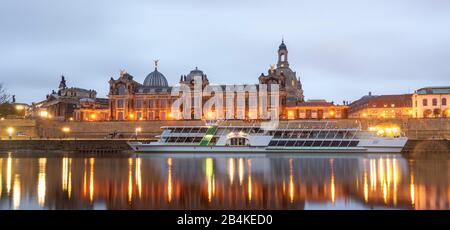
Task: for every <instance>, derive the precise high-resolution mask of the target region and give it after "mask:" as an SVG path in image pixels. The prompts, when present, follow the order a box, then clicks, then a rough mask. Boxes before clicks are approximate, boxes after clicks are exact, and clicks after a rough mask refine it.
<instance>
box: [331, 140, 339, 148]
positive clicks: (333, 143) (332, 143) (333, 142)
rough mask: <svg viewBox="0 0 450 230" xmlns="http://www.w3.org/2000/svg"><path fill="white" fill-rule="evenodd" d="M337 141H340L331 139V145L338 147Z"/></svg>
mask: <svg viewBox="0 0 450 230" xmlns="http://www.w3.org/2000/svg"><path fill="white" fill-rule="evenodd" d="M339 143H341V141H332V142H331V147H338V146H339Z"/></svg>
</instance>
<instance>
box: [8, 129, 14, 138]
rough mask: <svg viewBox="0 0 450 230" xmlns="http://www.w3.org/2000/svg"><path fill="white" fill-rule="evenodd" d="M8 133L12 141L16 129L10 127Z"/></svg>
mask: <svg viewBox="0 0 450 230" xmlns="http://www.w3.org/2000/svg"><path fill="white" fill-rule="evenodd" d="M6 131H7V132H8V138H9V139H10V140H11V139H12V135H13V133H14V128H13V127H9V128H8V129H7V130H6Z"/></svg>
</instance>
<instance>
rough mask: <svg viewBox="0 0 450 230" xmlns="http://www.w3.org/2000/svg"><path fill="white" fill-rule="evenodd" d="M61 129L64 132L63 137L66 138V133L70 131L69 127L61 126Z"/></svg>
mask: <svg viewBox="0 0 450 230" xmlns="http://www.w3.org/2000/svg"><path fill="white" fill-rule="evenodd" d="M61 130H62V131H63V133H64V138H66V135H67V134H68V133H69V132H70V128H69V127H62V129H61Z"/></svg>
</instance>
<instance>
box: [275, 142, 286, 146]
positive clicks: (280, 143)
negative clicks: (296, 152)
mask: <svg viewBox="0 0 450 230" xmlns="http://www.w3.org/2000/svg"><path fill="white" fill-rule="evenodd" d="M285 145H286V141H278V144H277V146H285Z"/></svg>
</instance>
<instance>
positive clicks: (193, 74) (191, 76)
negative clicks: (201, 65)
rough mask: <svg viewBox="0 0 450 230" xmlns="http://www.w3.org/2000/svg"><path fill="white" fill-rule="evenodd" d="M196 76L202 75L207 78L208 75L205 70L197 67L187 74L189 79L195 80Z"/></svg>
mask: <svg viewBox="0 0 450 230" xmlns="http://www.w3.org/2000/svg"><path fill="white" fill-rule="evenodd" d="M196 76H199V77H201V78H202V79H204V78H206V75H205V74H204V73H203V71H201V70H199V69H198V68H197V67H195V69H193V70H191V72H190V73H189V74H188V75H187V76H186V80H187V81H191V80H193V79H194V78H195V77H196Z"/></svg>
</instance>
